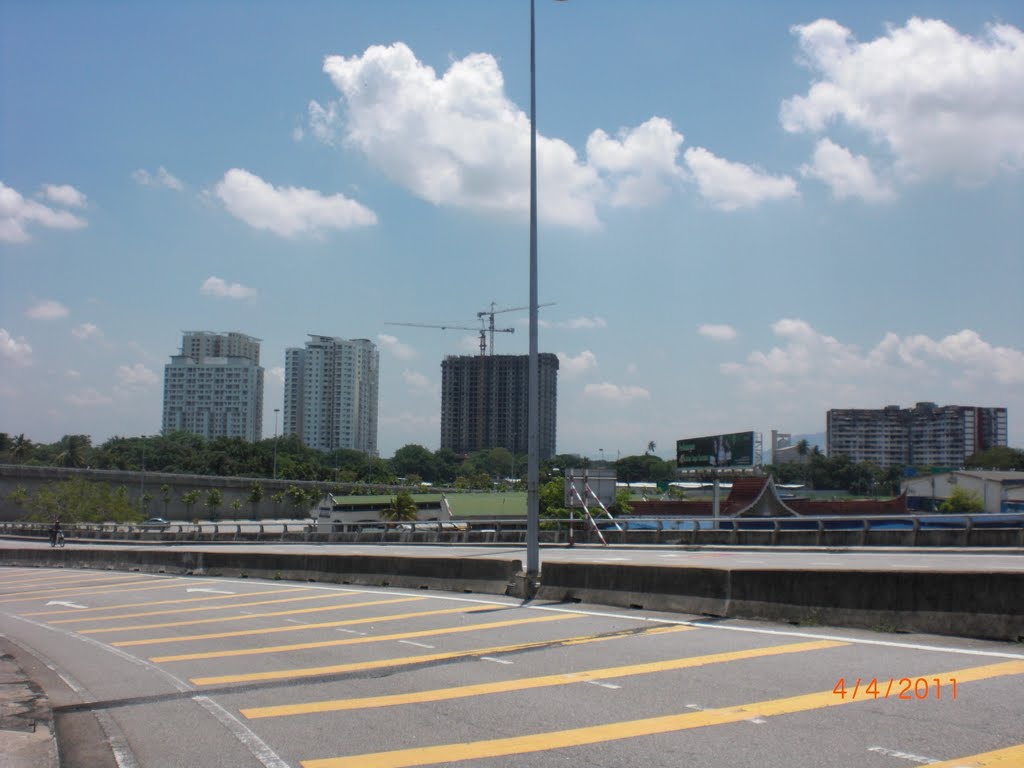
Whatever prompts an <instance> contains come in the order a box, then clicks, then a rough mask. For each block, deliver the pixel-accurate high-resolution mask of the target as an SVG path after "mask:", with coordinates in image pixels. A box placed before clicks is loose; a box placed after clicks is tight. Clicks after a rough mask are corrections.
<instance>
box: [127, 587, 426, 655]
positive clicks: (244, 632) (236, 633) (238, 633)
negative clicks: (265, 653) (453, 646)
mask: <svg viewBox="0 0 1024 768" xmlns="http://www.w3.org/2000/svg"><path fill="white" fill-rule="evenodd" d="M426 599H427V598H425V597H399V598H393V599H391V600H367V601H366V602H363V603H352V604H351V605H349V606H347V607H349V608H363V607H366V606H372V605H390V604H392V603H409V602H414V601H417V600H426ZM415 615H417V614H394V618H395V619H400V618H404V617H406V616H415ZM388 618H389V617H387V616H373V617H370V618H365V619H341V620H338V621H325V622H320V623H317V624H295V625H292V626H289V627H263V628H261V629H237V630H233V631H230V632H210V633H208V634H205V635H181V636H173V635H165V636H163V637H148V638H146V639H144V640H118V641H117V642H115V643H111V645H113V646H115V647H117V648H125V647H129V646H132V645H156V644H158V643H172V642H186V641H191V640H219V639H221V638H225V637H246V636H248V635H270V634H275V633H277V632H301V631H303V630H304V629H325V628H327V627H341V626H344V625H346V624H365V623H368V622H374V621H385V620H387V619H388ZM392 620H394V619H392Z"/></svg>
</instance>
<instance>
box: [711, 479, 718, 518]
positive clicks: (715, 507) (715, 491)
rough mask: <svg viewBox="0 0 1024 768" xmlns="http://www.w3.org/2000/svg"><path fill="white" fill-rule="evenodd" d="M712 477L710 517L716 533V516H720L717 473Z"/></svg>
mask: <svg viewBox="0 0 1024 768" xmlns="http://www.w3.org/2000/svg"><path fill="white" fill-rule="evenodd" d="M714 477H715V482H714V485H712V489H713V490H712V495H711V517H712V519H713V520H714V521H715V530H716V531H717V530H718V516H719V514H720V504H719V499H720V496H719V480H718V473H717V472H715V475H714Z"/></svg>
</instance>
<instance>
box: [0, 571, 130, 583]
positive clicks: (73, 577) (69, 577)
mask: <svg viewBox="0 0 1024 768" xmlns="http://www.w3.org/2000/svg"><path fill="white" fill-rule="evenodd" d="M19 575H21V574H19ZM22 576H23V577H22V578H17V577H16V578H15V579H5V581H6V583H7V585H10V586H30V587H38V586H40V585H46V584H49V583H51V582H52V583H54V584H60V583H63V582H66V581H78V582H80V581H109V580H110V579H112V578H123V577H124V574H121V575H120V577H115V576H111V575H110V574H108V573H81V572H68V571H65V570H60V571H47V572H45V573H34V574H31V575H29V576H28V578H25V577H24V575H22ZM101 577H102V578H101Z"/></svg>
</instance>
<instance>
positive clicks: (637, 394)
mask: <svg viewBox="0 0 1024 768" xmlns="http://www.w3.org/2000/svg"><path fill="white" fill-rule="evenodd" d="M583 394H584V395H586V396H587V397H593V398H595V399H597V400H605V401H608V402H612V403H620V404H627V403H631V402H633V401H634V400H650V399H651V393H650V392H648V391H647V390H646V389H644V388H643V387H638V386H635V385H630V384H625V385H619V384H611V383H609V382H607V381H605V382H602V383H601V384H587V386H585V387H584V388H583Z"/></svg>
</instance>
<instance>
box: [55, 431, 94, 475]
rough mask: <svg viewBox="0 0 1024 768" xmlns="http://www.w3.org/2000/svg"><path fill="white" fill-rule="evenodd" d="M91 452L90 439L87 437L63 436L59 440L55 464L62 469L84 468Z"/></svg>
mask: <svg viewBox="0 0 1024 768" xmlns="http://www.w3.org/2000/svg"><path fill="white" fill-rule="evenodd" d="M91 452H92V439H91V438H90V437H89V436H88V435H64V437H62V438H61V439H60V453H58V454H57V463H58V464H60V466H62V467H84V466H85V465H86V464H87V463H88V459H89V454H90V453H91Z"/></svg>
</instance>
